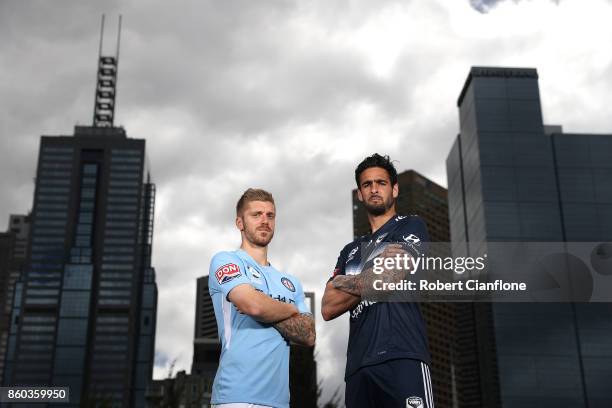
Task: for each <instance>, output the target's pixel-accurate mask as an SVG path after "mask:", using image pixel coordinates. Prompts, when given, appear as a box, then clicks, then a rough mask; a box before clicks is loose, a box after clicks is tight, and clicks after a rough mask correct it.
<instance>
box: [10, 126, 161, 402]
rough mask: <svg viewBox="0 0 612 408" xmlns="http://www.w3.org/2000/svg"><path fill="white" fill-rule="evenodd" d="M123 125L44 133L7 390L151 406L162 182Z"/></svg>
mask: <svg viewBox="0 0 612 408" xmlns="http://www.w3.org/2000/svg"><path fill="white" fill-rule="evenodd" d="M144 154H145V142H144V140H139V139H130V138H128V137H127V136H126V134H125V132H124V130H123V129H122V128H115V127H107V128H96V127H81V126H77V127H76V128H75V134H74V136H56V137H50V136H43V137H42V139H41V144H40V153H39V161H38V170H37V177H36V189H35V195H34V205H33V212H32V233H31V240H30V251H29V256H28V258H27V262H26V268H25V274H24V277H23V280H22V282H20V283H18V284H17V291H16V296H15V302H14V308H13V316H12V323H13V327H12V329H11V335H10V338H9V354H8V362H7V372H6V374H7V375H6V379H5V382H6V384H11V385H36V384H39V385H57V386H69V387H70V400H71V403H73V404H74V405H75V406H76V405H79V403H83V404H85V403H88V402H92V401H108V402H109V403H112V405H113V406H125V407H128V406H142V405H143V403H144V400H143V394H144V390H145V388H146V385H147V382H148V381H149V380H150V379H151V373H152V366H153V347H154V336H155V319H156V307H157V287H156V284H155V273H154V270H153V268H152V267H151V244H152V233H153V207H154V195H155V189H154V185H153V184H151V183H150V182H148V180H145V179H144V177H145V172H144V160H145V159H144Z"/></svg>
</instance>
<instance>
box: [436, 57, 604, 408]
mask: <svg viewBox="0 0 612 408" xmlns="http://www.w3.org/2000/svg"><path fill="white" fill-rule="evenodd" d="M458 106H459V114H460V133H459V135H458V136H457V138H456V140H455V143H454V144H453V147H452V149H451V151H450V153H449V156H448V158H447V172H448V186H449V214H450V224H451V237H452V243H453V255H454V256H464V255H475V254H480V253H482V252H483V250H486V247H487V243H490V242H495V241H502V242H504V241H515V242H538V241H539V242H561V241H574V242H575V241H610V240H611V239H612V217H611V216H610V214H612V187H611V184H610V182H609V180H610V177H611V176H612V135H589V134H564V133H562V130H561V128H560V127H546V126H544V124H543V122H542V113H541V105H540V95H539V88H538V74H537V71H536V70H535V69H517V68H488V67H474V68H472V69H471V71H470V74H469V75H468V78H467V80H466V82H465V85H464V87H463V90H462V91H461V94H460V96H459V100H458ZM472 312H473V313H472V319H471V321H466V322H465V325H464V326H463V327H464V329H471V333H468V332H467V331H464V333H463V335H464V339H467V338H469V337H471V341H470V342H465V344H466V346H467V345H468V344H471V347H469V348H466V349H465V353H466V354H467V355H471V356H474V357H475V359H474V360H473V364H472V365H471V367H469V369H468V370H469V371H466V372H465V373H458V376H461V378H463V379H465V380H466V382H465V383H463V386H464V387H466V389H469V390H470V391H471V392H470V395H469V398H468V399H467V400H465V401H462V404H460V406H468V407H495V406H502V407H513V406H522V407H526V406H534V407H536V406H537V407H553V406H555V407H556V406H561V405H565V406H584V407H604V406H612V394H610V392H609V390H608V389H607V388H608V385H609V384H608V381H607V380H605V379H609V378H612V342H610V341H609V338H610V336H611V335H612V307H611V305H610V304H604V303H599V304H588V303H582V304H580V303H554V304H516V303H512V304H510V303H492V304H484V305H477V306H472ZM606 384H608V385H606Z"/></svg>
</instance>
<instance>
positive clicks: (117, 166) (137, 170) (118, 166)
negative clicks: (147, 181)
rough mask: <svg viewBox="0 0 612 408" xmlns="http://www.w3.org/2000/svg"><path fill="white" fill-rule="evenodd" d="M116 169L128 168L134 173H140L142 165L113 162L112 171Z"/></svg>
mask: <svg viewBox="0 0 612 408" xmlns="http://www.w3.org/2000/svg"><path fill="white" fill-rule="evenodd" d="M115 170H127V171H132V172H134V173H138V174H140V166H134V165H127V164H112V165H111V171H115Z"/></svg>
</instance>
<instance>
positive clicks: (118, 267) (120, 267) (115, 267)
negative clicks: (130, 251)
mask: <svg viewBox="0 0 612 408" xmlns="http://www.w3.org/2000/svg"><path fill="white" fill-rule="evenodd" d="M102 269H104V270H106V271H127V270H130V269H132V264H131V263H129V264H116V263H103V264H102Z"/></svg>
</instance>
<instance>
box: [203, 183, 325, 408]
mask: <svg viewBox="0 0 612 408" xmlns="http://www.w3.org/2000/svg"><path fill="white" fill-rule="evenodd" d="M275 218H276V207H275V205H274V199H273V198H272V194H270V193H268V192H267V191H265V190H261V189H248V190H247V191H245V192H244V194H243V195H242V197H240V200H238V203H237V204H236V227H237V228H238V230H240V235H241V237H242V244H241V245H240V249H239V250H237V251H231V252H219V253H217V254H216V255H215V256H214V257H213V259H212V261H211V263H210V279H209V282H210V284H209V291H210V296H211V297H212V300H213V307H214V309H215V317H216V319H217V328H218V330H219V338H220V339H221V359H220V361H219V368H218V370H217V374H216V376H215V381H214V383H213V390H212V398H211V402H212V404H213V406H214V407H218V408H247V407H248V408H258V407H275V408H289V342H294V343H296V344H301V345H304V346H308V347H313V346H314V342H315V327H314V319H313V317H312V315H311V314H310V310H309V309H308V307H307V306H306V304H305V303H304V291H303V289H302V285H301V284H300V282H299V281H298V280H297V279H296V278H295V277H293V276H291V275H288V274H286V273H283V272H279V271H278V270H276V269H275V268H274V267H273V266H272V265H270V263H269V262H268V244H269V243H270V241H271V240H272V237H273V236H274V224H275Z"/></svg>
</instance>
